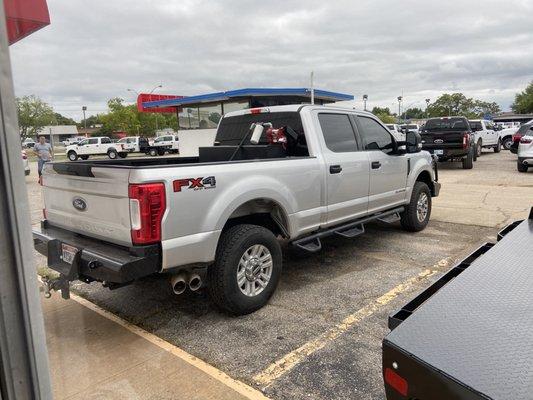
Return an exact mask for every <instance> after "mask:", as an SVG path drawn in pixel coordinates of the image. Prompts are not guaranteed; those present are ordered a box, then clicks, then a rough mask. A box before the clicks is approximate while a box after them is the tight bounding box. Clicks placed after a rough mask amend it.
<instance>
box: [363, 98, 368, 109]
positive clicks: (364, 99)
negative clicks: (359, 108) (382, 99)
mask: <svg viewBox="0 0 533 400" xmlns="http://www.w3.org/2000/svg"><path fill="white" fill-rule="evenodd" d="M367 100H368V95H367V94H364V95H363V104H364V110H365V111H366V101H367Z"/></svg>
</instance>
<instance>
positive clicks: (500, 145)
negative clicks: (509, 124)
mask: <svg viewBox="0 0 533 400" xmlns="http://www.w3.org/2000/svg"><path fill="white" fill-rule="evenodd" d="M501 150H502V142H500V139H498V144H497V145H496V146H494V152H495V153H499V152H500V151H501Z"/></svg>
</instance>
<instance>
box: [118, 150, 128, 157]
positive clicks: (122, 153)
mask: <svg viewBox="0 0 533 400" xmlns="http://www.w3.org/2000/svg"><path fill="white" fill-rule="evenodd" d="M118 156H119V157H120V158H126V157H127V156H128V153H125V152H123V151H121V152H120V153H118Z"/></svg>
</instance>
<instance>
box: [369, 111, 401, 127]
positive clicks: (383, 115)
mask: <svg viewBox="0 0 533 400" xmlns="http://www.w3.org/2000/svg"><path fill="white" fill-rule="evenodd" d="M372 114H374V115H375V116H376V117H378V118H379V119H380V120H381V121H382V122H383V123H385V124H394V123H395V122H396V117H395V116H394V115H392V114H391V112H390V109H389V107H384V108H382V107H374V108H373V109H372Z"/></svg>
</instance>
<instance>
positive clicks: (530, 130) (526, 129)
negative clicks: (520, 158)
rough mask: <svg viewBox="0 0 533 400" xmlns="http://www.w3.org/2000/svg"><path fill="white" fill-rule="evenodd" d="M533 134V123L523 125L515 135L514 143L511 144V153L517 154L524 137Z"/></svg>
mask: <svg viewBox="0 0 533 400" xmlns="http://www.w3.org/2000/svg"><path fill="white" fill-rule="evenodd" d="M532 134H533V122H531V121H530V122H528V123H527V124H523V125H522V126H520V128H518V130H517V131H516V133H515V134H514V135H513V143H512V144H511V147H510V148H509V150H511V153H513V154H516V153H518V145H519V144H520V139H522V137H523V136H526V135H527V136H532Z"/></svg>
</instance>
